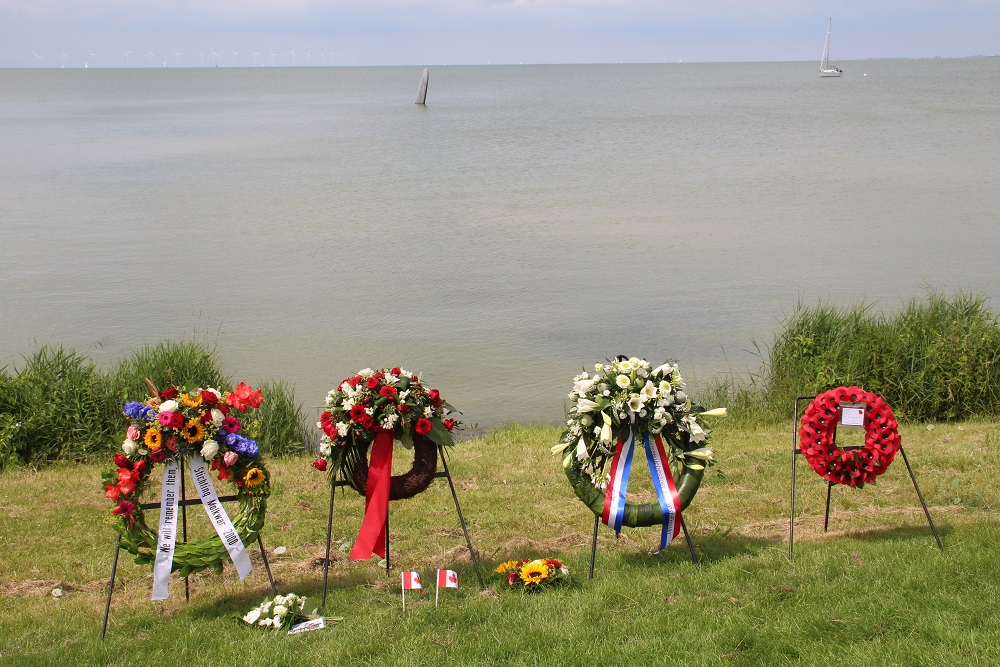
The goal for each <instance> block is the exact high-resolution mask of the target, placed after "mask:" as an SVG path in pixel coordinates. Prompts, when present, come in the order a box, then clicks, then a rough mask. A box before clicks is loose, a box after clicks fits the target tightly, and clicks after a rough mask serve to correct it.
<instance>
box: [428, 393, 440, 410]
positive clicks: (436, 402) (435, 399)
mask: <svg viewBox="0 0 1000 667" xmlns="http://www.w3.org/2000/svg"><path fill="white" fill-rule="evenodd" d="M427 398H429V399H431V404H432V405H433V406H434V407H435V408H440V407H441V403H442V401H441V392H439V391H438V390H437V389H431V390H430V391H429V392H427Z"/></svg>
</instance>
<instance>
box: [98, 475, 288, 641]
mask: <svg viewBox="0 0 1000 667" xmlns="http://www.w3.org/2000/svg"><path fill="white" fill-rule="evenodd" d="M178 468H180V471H181V484H180V486H181V499H180V501H179V502H178V503H177V506H178V507H180V508H181V543H182V544H183V543H184V542H187V507H188V505H201V504H202V502H201V498H200V497H199V498H197V499H195V500H187V498H186V491H185V489H184V466H183V465H180V466H178ZM238 498H239V496H221V497H220V498H219V502H220V503H228V502H231V501H233V500H237V499H238ZM139 506H140V507H141V508H142V509H144V510H150V509H160V503H152V502H151V503H141V504H140V505H139ZM121 545H122V536H121V533H119V534H118V540H117V541H116V542H115V558H114V561H113V562H112V563H111V579H110V580H109V581H108V601H107V603H106V604H105V605H104V625H103V626H102V627H101V640H102V641H103V640H104V635H105V634H107V631H108V616H109V615H110V614H111V594H112V593H114V591H115V575H116V574H117V573H118V555H119V554H120V553H121V548H122V547H121ZM257 545H258V546H259V547H260V555H261V557H262V558H263V559H264V569H265V570H266V571H267V580H268V581H269V582H270V583H271V595H277V594H278V589H277V588H276V587H275V585H274V577H272V576H271V565H270V564H269V563H268V562H267V552H266V551H264V541H263V540H262V539H261V537H260V531H258V532H257ZM184 599H185V600H188V601H190V600H191V590H190V588H189V586H188V578H187V577H184Z"/></svg>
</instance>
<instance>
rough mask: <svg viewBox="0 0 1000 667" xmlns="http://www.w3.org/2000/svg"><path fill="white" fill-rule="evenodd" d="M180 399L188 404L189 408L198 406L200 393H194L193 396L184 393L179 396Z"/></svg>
mask: <svg viewBox="0 0 1000 667" xmlns="http://www.w3.org/2000/svg"><path fill="white" fill-rule="evenodd" d="M181 401H183V403H184V405H186V406H188V407H189V408H197V407H198V406H200V405H201V394H196V395H194V396H192V395H191V394H184V397H183V398H181Z"/></svg>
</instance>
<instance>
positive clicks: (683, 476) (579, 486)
mask: <svg viewBox="0 0 1000 667" xmlns="http://www.w3.org/2000/svg"><path fill="white" fill-rule="evenodd" d="M693 449H695V448H694V447H692V448H691V450H693ZM689 451H690V450H689ZM668 456H670V458H671V462H670V473H671V474H672V475H673V477H674V481H675V484H676V485H677V495H678V497H679V498H680V501H681V510H686V509H687V508H688V505H690V504H691V501H692V500H694V496H695V494H696V493H697V492H698V488H699V487H700V486H701V481H702V479H703V478H704V477H705V468H703V467H702V468H701V469H697V468H690V467H688V466H687V465H684V464H683V463H679V462H678V461H677V460H676V459H674V457H673V456H672V455H670V454H668ZM563 469H564V470H565V472H566V477H567V478H568V479H569V483H570V486H572V487H573V492H574V493H575V494H576V497H577V498H579V499H580V500H582V501H583V504H584V505H586V506H587V507H589V508H590V511H591V512H593V513H594V515H595V516H601V515H602V514H603V513H604V498H605V491H604V490H602V489H599V488H597V486H596V485H595V484H594V482H593V481H592V480H591V478H590V475H588V474H587V473H586V472H584V470H583V462H582V461H579V460H577V458H576V457H575V456H573V455H572V454H568V455H567V458H566V459H564V460H563ZM663 521H664V516H663V508H662V507H660V504H659V503H658V502H657V503H630V502H628V501H626V502H625V509H624V515H623V516H622V525H623V526H627V527H629V528H647V527H649V526H661V525H663Z"/></svg>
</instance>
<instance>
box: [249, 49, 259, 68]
mask: <svg viewBox="0 0 1000 667" xmlns="http://www.w3.org/2000/svg"><path fill="white" fill-rule="evenodd" d="M250 53H252V54H253V66H254V67H256V66H257V54H258V52H257V51H251V52H250Z"/></svg>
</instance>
